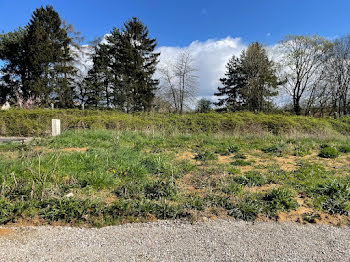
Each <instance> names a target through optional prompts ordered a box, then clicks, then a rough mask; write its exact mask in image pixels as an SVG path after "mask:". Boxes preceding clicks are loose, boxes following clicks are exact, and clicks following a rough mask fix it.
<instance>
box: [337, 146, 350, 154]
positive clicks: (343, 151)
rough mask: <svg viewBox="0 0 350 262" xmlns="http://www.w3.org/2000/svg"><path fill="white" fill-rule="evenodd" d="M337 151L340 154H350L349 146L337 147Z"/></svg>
mask: <svg viewBox="0 0 350 262" xmlns="http://www.w3.org/2000/svg"><path fill="white" fill-rule="evenodd" d="M338 151H339V152H341V153H350V146H348V145H342V146H340V147H339V149H338Z"/></svg>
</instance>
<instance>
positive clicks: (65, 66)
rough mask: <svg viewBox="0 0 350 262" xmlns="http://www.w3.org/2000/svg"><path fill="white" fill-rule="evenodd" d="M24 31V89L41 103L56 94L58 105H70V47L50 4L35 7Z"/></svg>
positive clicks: (49, 99) (71, 66)
mask: <svg viewBox="0 0 350 262" xmlns="http://www.w3.org/2000/svg"><path fill="white" fill-rule="evenodd" d="M27 31H28V33H27V35H26V38H25V44H26V50H27V56H26V58H27V64H28V68H30V70H29V75H28V80H29V81H28V86H26V87H25V88H26V89H27V90H26V89H24V90H23V92H24V93H25V94H30V95H33V96H35V97H37V98H40V99H41V101H42V104H49V103H50V102H51V101H52V99H53V98H54V97H55V96H56V97H57V98H58V99H59V104H60V105H61V106H63V107H70V106H72V104H73V100H72V99H73V93H72V86H71V81H72V76H73V75H74V68H73V65H72V61H73V59H72V57H71V54H70V48H69V46H70V43H71V39H70V38H69V37H68V35H67V32H66V30H65V28H64V27H63V26H62V21H61V19H60V17H59V14H58V13H57V12H56V11H55V10H54V9H53V7H52V6H46V7H45V8H44V7H40V8H38V9H36V10H35V11H34V13H33V15H32V18H31V20H30V22H29V24H28V25H27Z"/></svg>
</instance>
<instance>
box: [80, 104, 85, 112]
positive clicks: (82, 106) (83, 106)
mask: <svg viewBox="0 0 350 262" xmlns="http://www.w3.org/2000/svg"><path fill="white" fill-rule="evenodd" d="M84 109H85V105H84V103H83V104H81V110H83V111H84Z"/></svg>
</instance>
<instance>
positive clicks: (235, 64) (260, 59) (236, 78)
mask: <svg viewBox="0 0 350 262" xmlns="http://www.w3.org/2000/svg"><path fill="white" fill-rule="evenodd" d="M226 68H227V71H226V73H225V76H226V77H225V78H221V79H220V81H221V83H222V84H223V87H219V88H218V92H217V93H215V95H216V96H219V97H223V98H220V99H219V101H218V102H217V103H216V105H218V106H226V107H227V108H228V109H230V110H242V109H246V110H250V111H267V110H268V109H270V107H271V105H272V102H271V97H273V96H276V95H277V94H278V92H277V91H276V90H277V87H278V85H279V84H280V83H279V81H278V79H277V76H276V72H275V68H274V63H273V62H272V61H271V60H270V59H269V58H268V57H267V54H266V50H265V49H264V48H263V46H262V45H261V44H260V43H257V42H255V43H252V44H250V45H249V46H248V48H247V50H246V51H243V52H242V54H241V56H240V57H239V58H236V57H235V56H233V57H232V58H231V59H230V61H229V62H228V64H227V66H226Z"/></svg>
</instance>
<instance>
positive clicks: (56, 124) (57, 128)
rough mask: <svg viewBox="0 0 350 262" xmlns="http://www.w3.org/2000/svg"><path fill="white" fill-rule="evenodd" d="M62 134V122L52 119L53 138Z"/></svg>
mask: <svg viewBox="0 0 350 262" xmlns="http://www.w3.org/2000/svg"><path fill="white" fill-rule="evenodd" d="M60 134H61V120H60V119H52V136H59V135H60Z"/></svg>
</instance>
